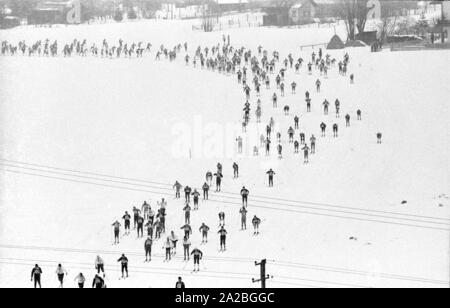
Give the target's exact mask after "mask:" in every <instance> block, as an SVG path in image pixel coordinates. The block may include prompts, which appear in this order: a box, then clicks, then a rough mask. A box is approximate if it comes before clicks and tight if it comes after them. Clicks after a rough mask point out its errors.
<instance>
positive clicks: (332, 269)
mask: <svg viewBox="0 0 450 308" xmlns="http://www.w3.org/2000/svg"><path fill="white" fill-rule="evenodd" d="M0 247H1V248H2V249H19V250H35V251H36V250H37V251H39V250H42V251H56V252H64V253H80V254H95V255H97V254H109V255H117V252H116V251H108V250H89V249H76V248H57V247H42V246H20V245H5V244H0ZM123 253H125V254H126V255H129V256H142V253H138V252H131V251H123ZM154 256H156V257H158V258H160V259H164V257H165V256H164V255H163V254H154ZM174 258H175V259H180V260H181V259H182V258H181V257H179V256H175V257H174ZM252 260H253V259H250V258H237V257H225V256H223V257H214V256H210V257H208V261H213V262H239V263H251V262H253V261H252ZM269 262H270V263H271V265H272V266H275V267H277V266H278V267H287V268H300V269H308V270H315V271H325V272H334V273H339V274H351V275H359V276H371V275H374V273H371V272H364V271H359V270H353V269H347V268H338V267H329V266H319V265H312V264H302V263H295V262H286V261H277V260H269ZM376 275H377V276H378V277H380V278H383V279H394V280H403V281H412V282H422V283H429V284H436V285H447V286H448V285H449V282H448V281H441V280H433V279H427V278H421V277H414V276H402V275H395V274H386V273H376ZM279 278H281V277H279ZM303 280H306V279H303Z"/></svg>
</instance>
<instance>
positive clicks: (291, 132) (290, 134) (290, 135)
mask: <svg viewBox="0 0 450 308" xmlns="http://www.w3.org/2000/svg"><path fill="white" fill-rule="evenodd" d="M294 133H295V130H294V129H293V128H292V126H291V127H289V129H288V135H289V143H293V142H294Z"/></svg>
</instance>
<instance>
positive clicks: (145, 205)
mask: <svg viewBox="0 0 450 308" xmlns="http://www.w3.org/2000/svg"><path fill="white" fill-rule="evenodd" d="M149 210H150V205H149V204H148V203H147V201H144V203H143V204H142V207H141V212H142V213H144V219H148V212H149Z"/></svg>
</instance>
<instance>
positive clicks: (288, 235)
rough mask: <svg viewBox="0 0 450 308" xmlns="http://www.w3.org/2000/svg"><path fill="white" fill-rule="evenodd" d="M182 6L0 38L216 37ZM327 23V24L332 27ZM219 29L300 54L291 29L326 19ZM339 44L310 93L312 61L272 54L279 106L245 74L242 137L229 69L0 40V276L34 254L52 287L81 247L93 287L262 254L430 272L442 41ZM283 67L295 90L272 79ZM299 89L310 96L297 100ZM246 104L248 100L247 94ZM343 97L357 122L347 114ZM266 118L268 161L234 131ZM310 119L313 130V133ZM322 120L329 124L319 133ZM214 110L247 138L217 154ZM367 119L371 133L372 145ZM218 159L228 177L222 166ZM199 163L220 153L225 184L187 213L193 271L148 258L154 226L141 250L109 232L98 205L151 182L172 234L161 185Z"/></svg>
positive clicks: (227, 141) (188, 181)
mask: <svg viewBox="0 0 450 308" xmlns="http://www.w3.org/2000/svg"><path fill="white" fill-rule="evenodd" d="M192 23H193V21H149V22H141V23H123V24H104V25H91V26H87V25H83V26H69V27H66V26H60V27H54V28H33V27H23V28H18V29H13V30H7V31H1V32H0V40H9V41H13V42H17V41H19V40H23V39H25V40H27V41H29V42H31V41H34V40H38V39H45V38H49V39H51V40H54V39H58V40H59V41H60V44H62V43H65V42H69V41H72V40H73V39H74V38H78V39H87V40H88V42H97V44H98V45H99V44H100V43H101V41H102V40H103V39H104V38H106V39H107V40H109V41H114V42H117V41H118V40H119V39H120V38H122V39H124V40H125V41H127V42H132V41H139V40H142V41H144V42H151V43H152V44H153V46H154V47H153V48H154V49H153V50H155V49H156V48H157V47H158V46H160V44H164V45H166V46H169V47H171V46H173V45H175V44H178V43H184V42H185V41H186V42H188V44H189V53H190V54H191V55H192V54H193V52H194V51H195V48H196V47H197V46H198V45H201V46H212V45H213V44H217V43H220V42H221V39H222V32H214V33H202V32H194V31H192ZM337 32H338V34H340V35H341V37H345V34H344V32H345V29H343V28H342V27H341V28H338V29H337ZM224 33H225V34H230V36H231V43H232V44H233V45H234V46H237V47H240V46H244V47H246V48H250V49H253V50H254V52H255V48H256V47H257V46H258V45H262V46H264V48H266V49H268V50H269V51H272V50H278V51H280V53H281V59H284V57H285V56H287V55H288V54H289V53H292V54H293V56H294V58H298V57H299V56H302V57H303V58H304V59H309V58H310V53H311V50H302V51H300V48H298V46H300V45H306V44H316V43H323V42H326V41H328V40H329V39H330V37H331V36H332V35H333V34H334V29H332V28H331V29H320V31H318V30H317V29H314V28H311V29H310V28H305V29H275V28H242V29H230V30H229V31H226V32H224ZM316 52H317V50H316ZM345 52H348V53H349V54H350V57H351V63H350V67H349V72H350V73H354V74H355V81H356V82H355V84H354V85H350V83H349V81H348V77H342V76H340V75H339V74H338V73H337V72H336V68H334V69H333V70H332V71H331V72H330V73H329V77H328V79H324V78H323V77H320V78H321V80H322V92H321V93H316V92H315V91H314V82H315V80H316V79H317V78H318V77H319V76H318V72H317V71H315V72H314V74H313V75H312V76H309V75H308V74H307V73H306V68H305V65H304V66H303V68H302V71H301V73H300V74H299V75H296V74H295V73H294V72H293V70H288V72H287V76H286V84H287V89H286V97H284V98H281V99H280V102H279V106H280V107H279V108H278V109H277V110H274V109H273V108H272V107H271V106H272V104H271V99H270V97H271V95H272V94H273V91H274V90H273V89H272V90H271V91H267V90H265V89H263V90H262V97H261V100H262V103H263V121H262V122H263V123H262V124H261V125H260V126H259V127H256V128H255V124H253V125H252V127H250V128H249V133H247V135H246V136H244V134H242V133H241V131H240V120H241V113H242V108H243V104H244V103H245V97H244V94H243V92H242V88H241V87H240V86H238V84H237V80H236V79H237V78H236V76H234V75H232V76H226V75H224V74H219V73H217V72H210V71H206V70H201V69H199V68H193V67H192V66H186V65H185V64H184V61H183V59H182V57H180V58H179V59H178V60H177V61H175V62H174V63H169V62H168V61H167V60H162V61H155V60H154V56H155V55H154V51H153V52H152V53H151V54H150V55H148V54H147V55H146V56H145V57H144V58H143V59H114V60H109V59H101V58H94V57H86V58H79V57H73V58H62V57H60V58H39V57H32V58H29V57H22V56H15V57H9V56H8V57H0V87H1V88H0V89H1V91H0V123H1V135H0V138H1V139H0V144H1V159H2V160H1V161H0V166H1V171H0V185H1V186H0V198H1V203H0V287H16V286H19V287H27V286H31V284H30V281H29V275H30V272H31V269H32V266H33V265H34V264H35V263H39V265H41V267H42V268H43V271H44V276H43V284H44V287H56V286H57V284H58V283H57V280H56V275H55V274H54V271H55V270H56V265H57V263H59V262H61V263H63V265H64V266H65V267H66V269H67V270H68V271H69V280H68V281H67V283H66V285H67V286H75V282H73V281H71V280H72V279H73V278H74V277H75V275H76V274H78V272H80V271H82V272H83V273H84V274H85V275H86V276H87V278H88V280H89V281H91V279H92V277H93V274H94V269H93V267H94V258H95V256H96V255H97V254H100V255H101V256H102V257H104V259H105V261H106V269H107V278H108V280H107V284H108V286H109V287H173V286H174V283H175V281H176V279H177V277H178V276H182V277H183V279H184V281H185V282H186V284H187V286H188V287H258V285H257V284H253V283H252V281H251V278H253V277H255V278H258V275H259V268H258V267H255V265H254V261H259V260H260V259H262V258H267V260H268V265H267V272H268V273H269V274H270V275H272V276H273V278H272V279H271V280H269V281H268V286H269V287H310V286H314V287H448V286H449V275H450V271H449V248H450V247H449V230H450V216H449V214H450V210H449V206H450V203H449V200H448V198H449V196H450V189H449V188H450V185H449V184H450V178H449V177H450V172H449V171H450V170H449V166H450V158H449V155H448V152H449V132H450V127H449V124H448V123H449V121H448V119H449V117H450V110H449V106H448V97H450V89H449V87H448V85H449V84H450V71H449V70H448V63H449V60H450V53H449V52H448V51H423V52H411V53H406V52H396V53H391V52H388V51H386V52H381V53H376V54H372V53H370V52H369V50H368V49H366V48H363V49H346V50H345V51H342V50H341V51H331V52H329V53H330V54H331V55H332V56H333V57H336V58H337V59H338V60H339V59H341V58H342V57H343V55H344V53H345ZM183 55H184V53H182V56H183ZM250 76H251V75H250ZM271 78H272V80H271V81H272V87H273V84H274V80H273V78H274V76H271ZM293 80H295V81H296V82H297V83H298V84H299V86H298V88H297V94H296V95H292V94H291V93H290V89H289V86H288V85H289V84H290V83H291V81H293ZM263 88H264V87H263ZM306 90H309V91H310V92H311V93H312V105H313V107H312V108H313V110H312V111H313V112H312V113H306V110H305V109H306V108H305V103H304V92H305V91H306ZM325 98H327V99H328V100H329V101H330V102H332V103H333V102H334V100H335V99H336V98H339V100H340V101H341V105H342V107H341V114H342V116H341V119H335V114H334V108H331V109H330V111H331V112H330V115H328V116H323V114H322V112H321V102H322V101H323V100H324V99H325ZM251 103H252V108H253V110H254V108H255V104H256V98H255V97H254V96H252V99H251ZM284 105H290V107H291V115H290V116H285V115H284V114H283V111H282V107H283V106H284ZM357 109H361V110H362V117H363V120H362V121H356V110H357ZM346 113H349V114H350V115H351V117H352V120H351V127H350V128H345V123H344V119H343V116H344V115H345V114H346ZM252 114H253V112H252ZM296 114H297V115H299V116H300V126H301V127H300V128H301V131H304V132H306V135H307V137H308V139H309V136H310V135H311V134H315V135H316V136H317V137H318V144H317V154H316V155H313V156H312V157H311V159H310V164H309V165H304V164H303V157H302V155H294V154H293V147H292V146H291V145H289V144H288V143H287V136H286V132H287V129H288V127H289V126H291V125H293V117H294V115H296ZM270 117H274V119H275V121H276V123H277V125H279V126H278V127H279V129H280V131H281V132H282V133H283V145H284V158H283V159H282V160H278V159H277V158H276V156H275V153H273V156H272V157H270V158H266V157H264V156H259V157H253V156H252V153H251V151H252V147H253V146H254V145H255V144H256V142H257V141H252V139H251V138H250V137H249V136H250V135H251V132H250V131H251V130H252V129H255V130H258V129H259V133H258V134H255V135H256V137H258V136H259V135H260V134H261V133H262V132H263V130H264V127H265V126H264V124H266V123H267V122H268V120H269V119H270ZM322 121H324V122H326V123H327V124H328V129H327V130H328V136H327V137H326V138H320V132H319V124H320V122H322ZM252 122H254V119H252ZM335 122H336V123H339V127H340V136H339V138H338V139H333V138H332V136H330V135H331V126H332V124H333V123H335ZM232 127H237V129H236V131H235V133H236V136H238V135H243V136H244V137H245V138H248V139H245V141H244V145H245V146H246V147H247V150H248V155H237V154H235V153H236V151H235V148H234V146H235V144H234V142H233V141H234V138H236V136H234V135H230V130H231V131H232V132H233V129H232ZM377 132H382V133H383V143H382V144H381V145H378V144H377V143H376V133H377ZM298 133H299V131H297V132H296V139H298ZM252 136H253V135H252ZM221 146H222V147H221ZM230 153H231V155H230ZM234 161H236V162H238V163H239V165H240V172H241V177H240V178H239V179H238V180H233V179H232V168H231V165H232V163H233V162H234ZM217 162H222V164H223V165H224V170H225V174H224V176H225V178H224V183H223V189H224V191H225V192H223V193H220V194H214V193H213V194H212V196H211V200H210V201H208V202H205V203H201V205H200V210H199V211H198V212H194V213H193V217H192V227H193V230H194V233H193V236H192V242H193V246H197V247H200V248H201V249H202V250H203V252H204V259H203V260H202V263H203V264H202V267H201V272H200V273H197V274H192V273H191V270H192V268H193V264H192V263H188V264H186V263H184V262H182V260H181V259H180V256H178V258H176V259H175V260H172V261H171V262H169V263H165V262H163V250H162V240H160V241H159V242H156V243H155V244H154V246H153V251H154V256H155V257H154V260H153V261H152V262H151V263H144V262H143V260H144V251H143V240H137V239H135V237H134V235H135V234H134V233H133V236H130V237H125V238H123V239H122V242H121V243H120V245H117V246H113V245H111V236H112V234H111V223H112V222H113V221H114V220H115V219H118V218H119V217H121V216H122V215H123V212H124V211H125V210H128V211H130V210H131V208H132V207H133V206H139V207H140V205H141V204H142V202H143V201H144V200H147V201H150V202H151V205H152V206H153V205H155V203H156V200H159V199H160V198H161V197H165V198H167V199H168V200H169V201H168V202H169V205H168V218H167V225H168V226H167V228H166V229H167V230H175V231H176V233H177V235H178V236H179V237H180V238H181V237H182V233H181V230H179V228H180V227H181V226H182V225H183V222H184V219H183V218H184V217H183V216H184V215H183V212H182V210H181V209H182V207H183V203H182V202H181V201H179V200H174V199H173V195H174V193H173V191H172V185H173V183H174V182H175V180H179V181H180V182H181V184H183V185H190V186H191V187H197V188H200V187H201V185H202V184H203V182H204V175H205V173H206V171H207V170H211V171H215V165H216V164H217ZM25 163H26V164H25ZM31 164H32V165H31ZM50 167H52V168H50ZM269 168H273V169H274V170H275V172H276V173H277V174H276V176H275V187H274V188H268V187H267V179H266V176H265V172H266V171H267V170H268V169H269ZM243 185H245V186H246V187H247V188H249V190H250V200H249V218H251V217H253V215H255V214H256V215H258V216H259V217H261V218H262V219H263V222H262V225H261V234H260V235H259V236H258V237H254V236H252V231H251V230H250V229H251V228H249V230H248V231H244V232H242V231H239V227H240V226H239V222H240V219H239V208H240V197H239V195H238V193H239V191H240V188H241V187H242V186H243ZM402 201H407V203H406V204H402ZM220 211H224V212H225V213H226V221H227V225H226V227H227V230H228V233H229V236H228V239H227V241H228V247H227V248H228V251H227V252H225V253H220V252H218V249H219V241H218V240H219V239H218V235H217V234H216V231H215V230H216V229H217V228H216V227H217V224H218V217H217V213H218V212H220ZM202 222H206V223H207V224H208V225H209V226H210V227H211V229H212V230H211V234H210V242H209V244H208V245H200V241H201V238H200V233H199V232H198V228H199V227H200V225H201V223H202ZM249 227H250V226H249ZM351 238H354V239H351ZM121 253H126V255H127V256H128V257H129V259H130V274H131V276H130V278H129V279H127V280H118V277H119V276H120V273H119V270H120V268H119V264H118V263H117V262H116V261H117V259H118V258H119V256H120V254H121ZM178 253H179V254H181V253H182V250H181V249H180V248H179V251H178Z"/></svg>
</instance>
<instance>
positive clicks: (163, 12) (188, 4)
mask: <svg viewBox="0 0 450 308" xmlns="http://www.w3.org/2000/svg"><path fill="white" fill-rule="evenodd" d="M204 2H205V1H200V0H199V1H194V0H190V1H183V0H166V1H164V2H163V3H162V4H161V9H160V10H158V11H156V13H155V16H156V18H161V19H187V18H197V17H201V16H202V15H203V13H204V11H205V9H206V8H207V7H208V5H207V4H205V3H204Z"/></svg>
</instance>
